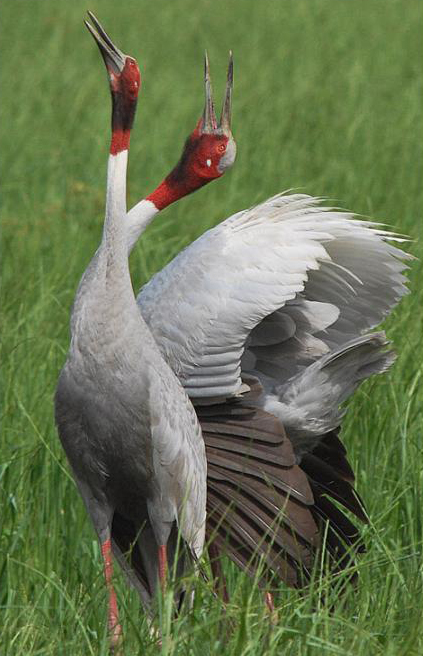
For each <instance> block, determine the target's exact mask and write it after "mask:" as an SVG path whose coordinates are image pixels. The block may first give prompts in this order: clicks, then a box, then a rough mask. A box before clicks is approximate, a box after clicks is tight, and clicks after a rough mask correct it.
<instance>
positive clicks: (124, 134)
mask: <svg viewBox="0 0 423 656" xmlns="http://www.w3.org/2000/svg"><path fill="white" fill-rule="evenodd" d="M88 16H89V17H90V19H91V21H92V23H93V25H94V27H93V26H92V25H91V24H90V23H89V22H88V21H85V25H86V26H87V28H88V29H89V31H90V32H91V34H92V36H93V37H94V39H95V41H96V43H97V45H98V47H99V50H100V53H101V56H102V57H103V60H104V63H105V65H106V68H107V72H108V74H109V83H110V92H111V94H112V101H113V113H112V130H113V137H112V145H111V148H110V152H111V153H112V154H114V155H115V154H116V153H118V152H120V151H121V150H124V149H126V148H128V146H129V134H130V131H131V128H132V124H133V122H134V117H135V110H136V107H137V100H138V93H139V90H140V88H141V75H140V69H139V67H138V63H137V61H136V60H135V59H134V58H133V57H130V56H129V55H125V54H124V53H123V52H122V51H121V50H120V49H119V48H118V47H117V46H115V44H114V43H113V41H112V40H111V39H110V37H109V35H108V34H107V32H106V31H105V30H104V29H103V27H102V26H101V24H100V23H99V21H98V20H97V18H96V17H95V16H94V14H93V13H92V12H91V11H89V12H88Z"/></svg>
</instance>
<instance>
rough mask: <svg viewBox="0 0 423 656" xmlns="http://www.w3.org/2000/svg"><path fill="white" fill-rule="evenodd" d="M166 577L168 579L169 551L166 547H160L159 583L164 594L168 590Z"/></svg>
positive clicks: (163, 545) (162, 545)
mask: <svg viewBox="0 0 423 656" xmlns="http://www.w3.org/2000/svg"><path fill="white" fill-rule="evenodd" d="M166 577H167V551H166V545H165V544H161V545H160V546H159V581H160V587H161V589H162V594H164V592H165V590H166Z"/></svg>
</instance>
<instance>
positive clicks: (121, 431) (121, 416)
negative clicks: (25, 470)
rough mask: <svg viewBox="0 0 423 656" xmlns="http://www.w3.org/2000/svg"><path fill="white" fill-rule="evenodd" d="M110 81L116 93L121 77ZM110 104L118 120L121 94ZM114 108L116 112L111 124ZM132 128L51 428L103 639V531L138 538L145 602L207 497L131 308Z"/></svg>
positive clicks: (197, 442) (199, 465)
mask: <svg viewBox="0 0 423 656" xmlns="http://www.w3.org/2000/svg"><path fill="white" fill-rule="evenodd" d="M90 16H91V18H92V20H93V22H94V24H95V25H96V28H97V29H98V30H99V33H100V35H101V36H99V34H98V33H97V32H96V31H95V30H93V29H92V28H91V27H90V30H91V32H92V33H93V35H94V37H95V38H96V40H97V42H98V43H99V46H100V50H101V51H102V54H103V57H104V59H105V62H106V66H107V67H108V70H109V75H110V79H111V80H112V82H111V88H112V96H113V86H112V85H113V83H114V82H113V76H115V77H116V75H117V73H116V71H118V73H119V74H120V73H122V77H123V83H124V84H126V83H127V82H128V79H129V81H131V74H132V75H134V69H135V67H136V70H135V82H136V81H137V80H136V78H137V75H138V85H137V84H136V85H135V91H134V92H133V93H132V95H130V94H129V101H128V102H127V104H128V105H129V106H130V103H131V102H132V101H133V98H134V97H135V99H136V96H137V93H138V87H139V72H138V73H137V71H138V66H137V64H136V62H135V60H133V59H132V58H128V57H126V56H125V55H123V53H121V52H120V51H119V50H118V49H117V48H116V47H115V46H114V45H113V44H111V42H110V40H109V38H108V37H107V35H106V34H105V33H104V31H103V30H102V28H101V26H100V25H99V24H98V22H97V21H96V20H95V18H94V17H93V16H92V15H90ZM116 61H117V64H116ZM131 67H132V69H131ZM128 69H129V72H128ZM125 71H126V73H125ZM125 74H126V75H127V78H126V79H125V77H124V75H125ZM119 93H120V95H119V97H118V99H117V102H122V100H121V98H122V96H124V94H125V88H123V93H122V92H119ZM113 100H114V103H115V98H113ZM135 102H136V100H135ZM114 109H115V104H114ZM119 109H120V112H119V115H118V118H119V120H120V121H122V111H123V109H126V106H124V107H123V108H122V107H120V108H119ZM114 119H115V114H113V121H112V125H113V127H114V130H115V125H114ZM117 127H119V128H121V125H119V126H117ZM129 130H130V127H129V129H127V134H126V135H125V133H124V132H123V138H122V130H121V129H118V130H116V134H115V131H114V132H113V137H112V145H111V151H110V156H109V162H108V172H107V200H106V217H105V222H104V231H103V238H102V241H101V244H100V247H99V248H98V250H97V252H96V254H95V255H94V257H93V259H92V260H91V262H90V264H89V266H88V267H87V270H86V271H85V273H84V275H83V277H82V279H81V282H80V285H79V288H78V291H77V294H76V297H75V302H74V306H73V310H72V315H71V344H70V349H69V353H68V357H67V361H66V363H65V365H64V367H63V370H62V372H61V374H60V377H59V381H58V385H57V390H56V397H55V414H56V423H57V426H58V432H59V436H60V439H61V441H62V444H63V447H64V449H65V451H66V454H67V456H68V459H69V462H70V464H71V466H72V470H73V473H74V476H75V480H76V482H77V485H78V488H79V491H80V493H81V495H82V497H83V499H84V502H85V504H86V507H87V510H88V512H89V514H90V516H91V519H92V521H93V524H94V527H95V529H96V532H97V534H98V537H99V541H100V544H101V548H102V554H103V559H104V564H105V576H106V582H107V585H108V587H109V593H110V597H109V628H110V630H111V632H112V648H114V646H115V645H116V644H117V642H118V640H119V638H120V633H121V629H120V625H119V622H118V612H117V604H116V596H115V593H114V590H113V586H112V583H111V573H112V565H111V545H112V543H113V545H114V546H115V548H116V551H117V555H118V557H120V556H121V555H122V554H121V549H120V548H119V546H117V545H121V544H122V543H124V545H125V550H128V549H129V548H130V547H132V549H138V550H139V558H140V559H141V560H140V562H141V563H142V565H141V570H142V585H141V587H140V588H139V589H140V592H141V597H142V599H143V601H144V602H145V603H146V604H148V603H149V602H150V600H151V597H152V596H153V595H154V593H155V590H156V587H157V582H158V578H159V577H158V575H159V576H160V582H161V584H162V585H164V580H165V573H166V566H167V558H168V559H169V560H170V564H172V560H173V558H174V555H175V552H176V540H177V528H178V527H179V529H180V532H181V535H182V540H183V544H184V545H186V547H187V549H188V551H189V552H191V553H193V554H195V555H196V556H199V555H200V554H201V551H202V547H203V542H204V531H205V503H206V459H205V448H204V442H203V439H202V434H201V429H200V425H199V422H198V420H197V416H196V413H195V411H194V409H193V407H192V405H191V403H190V401H189V399H188V397H187V395H186V393H185V391H184V389H183V387H182V385H181V384H180V382H179V381H178V379H177V378H176V376H175V374H174V373H173V372H172V370H171V369H170V367H169V366H168V365H167V364H166V362H165V361H164V360H163V358H162V356H161V354H160V352H159V349H158V347H157V346H156V343H155V341H154V339H153V338H152V336H151V333H150V331H149V329H148V327H147V325H146V324H145V322H144V320H143V318H142V316H141V315H140V313H139V310H138V307H137V304H136V302H135V297H134V293H133V289H132V285H131V280H130V274H129V266H128V254H127V246H126V231H125V225H124V221H125V215H126V167H127V156H128V147H129ZM125 140H126V141H125ZM122 522H123V523H125V522H127V523H129V525H130V527H131V543H130V544H128V543H127V541H125V540H123V538H122V534H121V527H122ZM169 539H170V542H169V545H168V541H169ZM167 547H168V548H167ZM166 551H167V556H166ZM120 562H121V564H123V561H122V560H120Z"/></svg>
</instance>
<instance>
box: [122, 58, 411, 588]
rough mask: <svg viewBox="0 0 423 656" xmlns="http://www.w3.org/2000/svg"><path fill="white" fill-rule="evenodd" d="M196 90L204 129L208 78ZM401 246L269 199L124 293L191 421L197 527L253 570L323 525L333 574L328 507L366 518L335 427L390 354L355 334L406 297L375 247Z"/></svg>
mask: <svg viewBox="0 0 423 656" xmlns="http://www.w3.org/2000/svg"><path fill="white" fill-rule="evenodd" d="M206 80H208V82H209V75H208V65H207V64H206ZM206 98H207V103H206V105H207V108H208V109H207V112H208V113H207V116H208V121H209V125H210V131H211V132H213V131H215V130H217V129H218V122H217V120H216V117H215V114H214V106H213V99H212V95H211V86H210V83H209V85H208V87H207V86H206ZM232 139H233V138H232V135H231V136H230V141H229V143H231V144H232ZM223 152H225V151H224V149H223ZM230 152H234V149H233V147H232V146H231V148H230ZM194 153H195V150H194ZM200 154H201V157H200V162H201V164H202V166H203V168H206V166H207V162H208V160H209V158H208V156H207V155H205V154H204V151H201V153H200ZM229 159H231V158H229ZM198 161H199V158H198V157H196V156H192V152H191V147H190V145H189V142H188V149H187V153H186V154H185V152H184V154H183V156H182V159H181V163H182V165H178V166H177V167H176V169H175V171H176V175H174V174H173V173H171V174H170V176H168V179H166V180H168V183H166V181H165V183H164V184H162V185H161V186H159V187H158V189H157V190H156V192H155V193H153V194H152V195H150V196H149V197H147V198H148V199H149V200H144V201H141V202H140V203H138V205H136V206H135V207H134V208H132V209H131V210H130V212H129V213H128V215H127V238H128V248H129V249H131V248H132V247H133V245H134V239H136V238H137V231H138V229H139V226H140V225H143V222H144V216H145V215H144V213H145V212H146V211H147V208H150V210H151V211H152V212H153V213H154V214H155V213H156V212H157V210H159V209H162V208H163V207H165V206H166V205H167V204H169V202H172V201H173V200H176V199H177V198H180V197H181V196H182V195H184V193H183V192H184V189H185V188H187V189H189V191H190V192H191V191H193V188H192V185H191V184H189V185H187V186H185V185H186V182H185V181H191V180H192V177H193V176H194V177H195V174H196V171H197V163H198ZM175 181H176V188H177V190H178V191H177V193H174V190H173V189H174V184H175ZM169 183H170V184H169ZM200 186H202V185H201V183H200V180H197V184H196V187H195V188H198V187H200ZM169 187H170V188H171V190H172V193H170V192H169ZM162 193H163V196H162ZM162 198H164V202H163V201H162ZM149 202H152V203H153V205H154V207H151V206H150V205H148V203H149ZM402 241H404V240H403V239H402V238H401V237H399V236H398V235H395V234H393V233H390V232H388V231H385V230H383V229H381V227H380V226H379V225H378V224H374V223H371V222H369V221H364V220H361V219H359V218H357V217H355V216H354V215H352V214H350V213H348V212H343V211H340V210H338V209H334V208H330V207H324V206H323V205H322V203H321V201H320V199H318V198H313V197H310V196H307V195H304V194H294V195H285V194H279V195H277V196H274V197H272V198H270V199H268V200H267V201H264V202H263V203H260V204H259V205H257V206H256V207H253V208H251V209H248V210H244V211H241V212H238V213H237V214H235V215H233V216H231V217H230V218H228V219H226V220H225V221H223V222H222V223H220V224H219V225H217V226H216V227H215V228H212V229H211V230H209V231H207V232H206V233H205V234H203V235H202V236H201V237H199V238H198V239H197V240H196V241H195V242H193V243H192V244H191V245H190V246H188V247H187V248H186V249H184V251H182V252H181V253H180V254H179V255H177V256H176V257H175V258H174V260H172V261H171V262H170V263H169V264H168V265H167V266H166V267H165V268H164V269H163V270H162V271H160V272H159V273H157V274H156V275H155V276H154V277H153V278H152V280H151V281H150V282H149V283H147V284H146V285H145V286H144V288H143V289H142V290H141V292H140V294H139V296H138V298H137V302H138V305H139V309H140V311H141V313H142V315H143V317H144V319H145V321H146V323H147V324H148V326H149V327H150V329H151V332H152V334H153V335H154V338H155V339H156V341H157V344H158V346H159V348H160V350H161V353H162V355H163V357H164V358H165V359H166V361H167V362H168V363H169V365H170V366H171V367H172V369H173V370H174V371H175V372H176V373H177V375H178V377H179V379H180V380H181V382H182V384H183V385H184V387H185V389H186V391H187V392H188V394H189V396H190V398H191V400H192V401H193V402H194V404H195V407H196V410H197V414H198V417H199V419H200V423H201V425H202V429H203V436H204V439H205V443H206V451H207V461H208V501H207V509H208V520H207V526H208V531H209V534H213V536H214V542H215V544H216V545H218V546H219V548H220V549H221V550H222V551H224V552H225V553H227V555H228V556H229V557H230V558H232V560H234V562H236V563H237V564H238V565H240V566H241V567H242V568H243V569H245V570H246V571H248V572H250V573H251V574H253V575H255V573H256V571H257V570H256V568H255V567H254V562H256V561H255V560H254V558H255V557H256V556H260V555H261V556H262V557H263V559H264V562H265V564H266V566H267V568H268V571H273V573H274V574H276V575H277V576H279V577H280V578H282V579H283V580H284V581H285V582H287V583H288V584H289V585H293V586H300V585H302V584H303V583H304V582H305V581H307V580H308V578H309V572H310V567H311V566H312V563H313V562H314V559H315V554H316V550H318V549H319V546H320V545H321V544H322V541H323V536H326V537H325V540H324V544H325V551H326V554H327V556H328V558H329V560H330V561H331V563H332V566H333V568H334V570H335V571H339V570H340V569H343V568H344V567H346V566H347V565H348V564H350V563H351V557H352V555H353V553H354V552H356V551H358V552H359V551H360V550H362V548H363V544H362V541H361V539H360V534H359V531H358V529H357V527H356V526H355V525H354V523H353V522H352V521H351V519H350V518H349V517H348V516H347V515H346V514H344V513H343V512H342V509H341V508H342V507H344V508H345V509H346V510H347V511H349V512H351V513H353V514H354V515H355V516H356V517H357V518H359V519H360V520H362V521H364V522H365V521H367V516H366V513H365V510H364V506H363V503H362V502H361V500H360V498H359V497H358V494H357V492H356V491H355V489H354V473H353V471H352V469H351V466H350V465H349V463H348V460H347V454H346V450H345V447H344V446H343V444H342V442H341V441H340V439H339V432H340V428H341V421H342V416H343V414H344V412H345V410H344V409H343V404H344V402H345V401H346V400H347V399H348V398H349V397H350V396H351V394H352V393H353V392H354V391H355V390H356V389H357V387H358V386H359V385H360V384H361V383H362V382H363V381H364V380H367V379H368V378H369V377H370V376H372V375H374V374H380V373H383V372H384V371H386V370H387V369H388V368H389V366H390V365H391V364H392V362H393V360H394V358H395V356H394V353H393V351H392V350H390V349H389V348H388V341H387V339H386V337H385V335H384V333H383V332H378V333H375V332H370V331H371V330H372V329H374V328H376V327H377V326H378V325H379V324H380V323H381V322H382V320H383V319H384V318H385V317H386V316H387V315H388V314H389V313H390V312H391V311H392V310H393V308H394V307H395V306H396V304H397V303H398V302H399V301H400V299H401V298H402V296H403V295H404V294H405V293H406V292H407V288H406V286H405V283H406V278H405V276H404V270H405V269H406V268H407V266H406V264H405V262H406V261H407V259H409V257H410V256H408V255H407V254H406V253H405V252H404V251H402V250H401V249H400V248H398V247H397V246H394V245H392V244H390V243H389V242H394V243H396V244H400V243H401V242H402ZM339 505H340V507H339Z"/></svg>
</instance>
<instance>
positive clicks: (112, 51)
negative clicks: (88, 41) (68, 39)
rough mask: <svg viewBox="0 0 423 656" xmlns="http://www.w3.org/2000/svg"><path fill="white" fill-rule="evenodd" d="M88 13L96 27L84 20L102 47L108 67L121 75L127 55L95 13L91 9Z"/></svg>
mask: <svg viewBox="0 0 423 656" xmlns="http://www.w3.org/2000/svg"><path fill="white" fill-rule="evenodd" d="M87 13H88V16H89V18H91V22H92V23H93V25H94V27H93V26H92V25H91V23H89V22H88V21H84V22H85V25H86V26H87V28H88V29H89V31H90V32H91V34H92V36H93V37H94V39H95V41H96V43H97V45H98V47H99V49H100V52H101V55H102V57H103V59H104V63H105V64H106V68H107V69H109V68H110V69H111V70H112V71H113V73H115V74H116V75H119V74H120V73H122V71H123V68H124V66H125V61H126V55H125V54H124V53H123V52H122V51H121V50H119V48H118V47H117V46H115V44H114V43H113V41H112V40H111V38H110V37H109V35H108V34H107V32H106V30H105V29H104V28H103V27H102V25H101V24H100V23H99V21H98V20H97V18H96V17H95V16H94V14H93V13H92V12H91V11H88V12H87Z"/></svg>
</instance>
